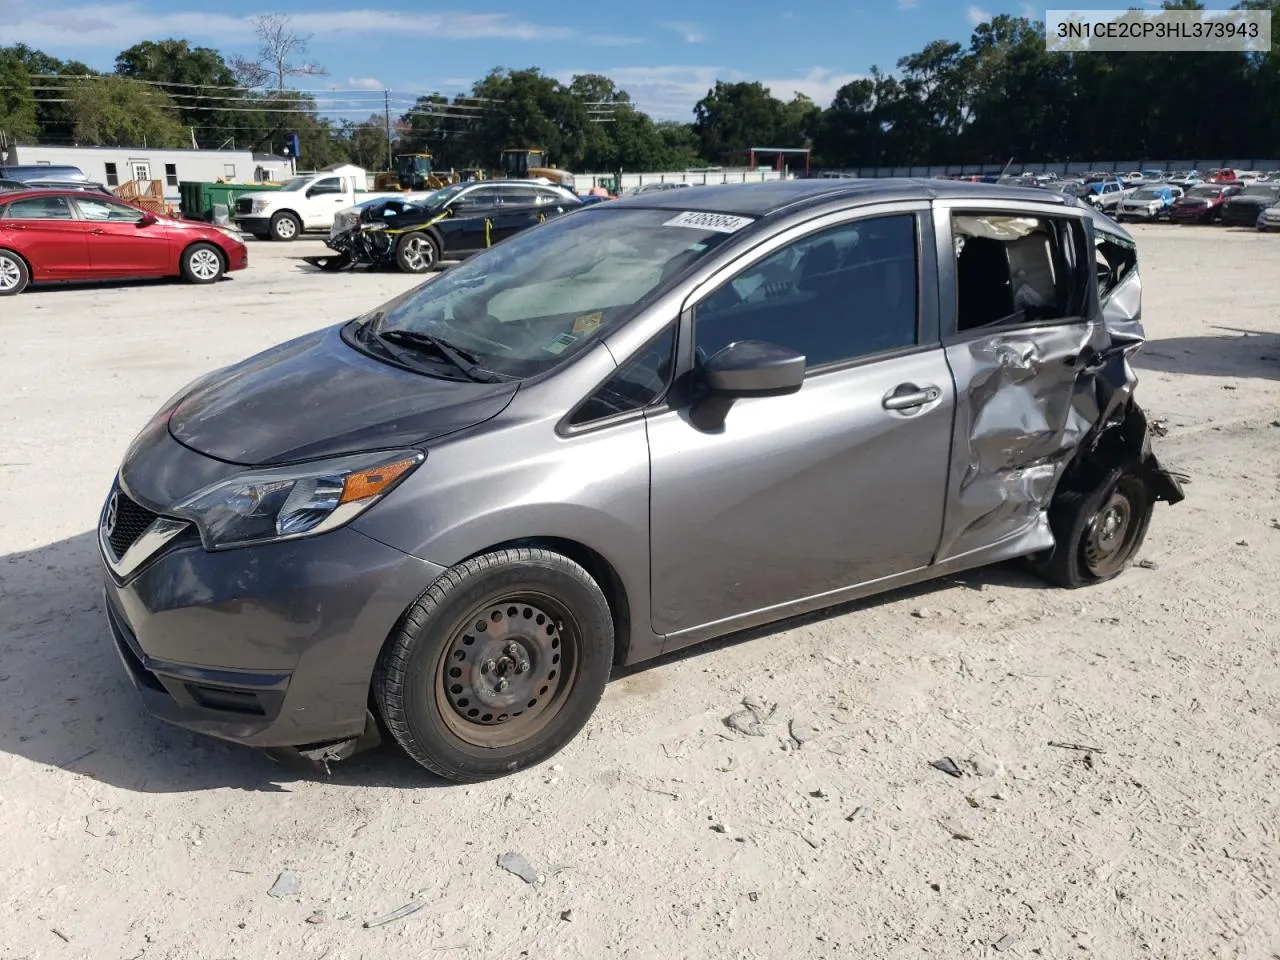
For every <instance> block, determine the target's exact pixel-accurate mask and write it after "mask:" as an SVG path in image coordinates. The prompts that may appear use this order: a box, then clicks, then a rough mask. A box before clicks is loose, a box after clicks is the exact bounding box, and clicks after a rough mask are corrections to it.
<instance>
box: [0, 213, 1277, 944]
mask: <svg viewBox="0 0 1280 960" xmlns="http://www.w3.org/2000/svg"><path fill="white" fill-rule="evenodd" d="M1136 233H1137V234H1138V236H1139V242H1140V248H1141V254H1142V257H1143V264H1144V265H1143V270H1144V274H1145V277H1146V282H1147V300H1146V321H1147V326H1148V331H1149V333H1150V334H1151V336H1152V338H1153V341H1154V342H1153V343H1151V344H1150V345H1149V347H1148V349H1147V350H1146V351H1145V354H1144V355H1143V358H1142V359H1141V366H1142V368H1143V370H1142V385H1141V387H1140V388H1139V391H1138V395H1139V397H1140V398H1141V399H1142V400H1143V401H1144V402H1145V405H1146V406H1147V408H1148V410H1149V411H1150V412H1151V414H1152V415H1153V416H1155V417H1159V418H1163V419H1165V420H1167V422H1168V426H1169V435H1168V437H1167V438H1166V439H1164V440H1162V441H1160V442H1159V449H1160V452H1161V454H1162V456H1163V457H1164V458H1166V460H1167V461H1169V462H1171V463H1172V464H1174V465H1176V466H1177V467H1179V468H1181V469H1183V470H1186V471H1188V472H1189V473H1190V474H1191V475H1192V477H1193V484H1192V486H1191V487H1190V488H1189V494H1190V497H1189V499H1188V500H1187V501H1186V502H1185V503H1183V504H1181V505H1179V506H1177V507H1167V506H1164V505H1162V506H1161V507H1159V508H1158V509H1157V513H1156V517H1155V520H1154V523H1153V525H1152V530H1151V534H1150V537H1149V539H1148V541H1147V546H1146V548H1145V550H1144V554H1143V559H1144V560H1146V561H1151V562H1152V563H1153V564H1154V566H1153V567H1151V568H1149V569H1146V568H1135V569H1132V570H1130V571H1129V572H1127V573H1126V574H1125V575H1124V576H1123V577H1122V578H1121V579H1119V580H1118V581H1115V582H1113V583H1111V584H1108V585H1105V586H1102V587H1098V588H1094V589H1090V590H1085V591H1077V592H1065V591H1059V590H1054V589H1048V588H1046V587H1044V586H1042V585H1041V584H1040V583H1039V582H1038V581H1035V580H1032V579H1029V578H1028V577H1026V576H1024V575H1023V574H1022V573H1020V572H1019V571H1018V570H1016V569H1013V568H997V569H991V570H986V571H982V572H979V573H975V574H972V575H968V576H966V577H964V578H963V581H949V582H943V583H937V584H933V585H929V586H926V587H924V588H921V589H917V590H914V591H911V592H909V593H898V594H894V595H891V596H889V597H885V598H880V599H878V600H875V601H870V602H866V603H863V604H859V605H856V606H854V607H846V608H844V609H841V610H838V611H834V612H831V613H830V614H828V615H826V616H823V617H820V618H813V619H810V620H808V621H806V622H803V623H790V624H787V625H784V626H780V627H777V628H774V629H770V630H764V631H759V632H756V633H755V634H754V635H753V636H751V637H749V638H743V637H738V638H733V639H731V640H728V641H721V642H718V643H714V644H711V645H708V646H705V647H702V648H700V649H698V650H696V651H693V652H691V653H688V654H685V655H683V656H680V657H676V658H670V659H668V660H665V661H663V662H660V663H658V664H656V665H653V666H650V667H649V668H647V669H644V670H641V671H637V672H633V673H630V674H629V675H626V676H623V677H620V678H618V679H616V680H615V681H614V682H613V683H612V684H611V685H610V687H609V690H608V692H607V693H606V695H605V698H604V701H603V703H602V704H601V706H600V708H599V711H598V713H597V714H596V716H595V718H594V719H593V720H592V722H591V723H590V725H589V727H588V729H587V731H586V732H585V734H584V735H583V736H581V737H580V738H579V739H578V740H577V741H576V742H575V743H574V744H573V745H571V747H570V748H569V749H567V750H566V751H565V752H564V753H563V754H561V755H560V756H559V757H558V758H557V759H556V761H555V762H554V764H553V765H552V764H548V765H545V766H543V767H540V768H538V769H535V770H530V771H527V772H524V773H521V774H519V775H517V776H513V777H510V778H508V779H505V780H501V781H497V782H493V783H489V784H486V785H483V786H476V787H458V786H447V785H441V784H439V783H437V782H435V781H433V780H432V779H430V778H429V777H428V776H427V775H425V774H424V773H422V772H421V771H420V770H419V769H418V768H417V767H415V766H414V765H413V764H412V763H411V762H410V761H408V760H407V759H406V758H405V757H404V756H403V755H402V754H400V753H399V752H398V751H397V750H395V749H393V748H390V747H388V748H384V749H381V750H379V751H377V752H375V753H373V754H370V755H366V756H363V757H360V758H357V759H355V760H353V761H350V762H348V763H347V764H345V765H338V766H335V767H334V769H333V774H332V776H331V777H328V778H325V777H324V776H318V777H317V776H312V775H310V774H308V773H305V772H300V771H296V770H293V769H291V768H287V767H281V766H279V765H276V764H274V763H273V762H271V761H270V760H268V759H266V758H264V757H263V756H260V755H258V754H256V753H253V752H251V751H248V750H244V749H240V748H236V747H232V746H227V745H223V744H220V743H217V742H213V741H209V740H205V739H201V738H199V737H196V736H192V735H188V734H186V733H183V732H180V731H176V730H173V729H170V728H167V727H165V726H162V725H161V724H160V723H158V722H156V721H154V720H152V719H150V718H149V717H148V716H147V715H145V714H144V713H143V711H142V709H141V707H140V706H139V704H138V702H137V701H136V699H135V696H134V694H133V693H132V692H131V691H130V689H129V688H128V686H127V685H126V682H125V679H124V677H123V675H122V672H121V668H120V665H119V663H118V662H117V660H116V657H115V654H114V652H113V651H112V649H111V645H110V642H109V639H108V635H107V631H106V627H105V625H104V622H103V617H102V612H101V609H100V601H99V597H98V588H97V583H98V578H99V573H98V568H97V562H96V559H95V555H94V549H93V545H92V536H91V533H90V531H91V528H92V527H93V525H94V522H95V519H96V515H97V511H98V509H99V506H100V503H101V498H102V497H103V496H104V495H105V492H106V490H107V487H108V484H109V482H110V480H111V476H112V473H113V471H114V469H115V467H116V464H117V462H118V459H119V457H120V456H121V454H122V452H123V450H124V448H125V446H126V444H127V443H128V441H129V440H130V438H131V437H132V436H133V434H134V433H135V431H136V430H137V429H139V428H140V427H141V426H142V424H143V423H144V422H145V421H146V419H147V418H148V417H149V416H150V415H151V413H152V412H153V411H154V410H155V408H156V407H157V405H158V404H160V403H161V402H162V401H163V400H165V399H166V398H167V397H168V396H169V395H170V394H171V393H172V392H174V391H175V390H177V389H178V388H179V387H181V386H182V385H183V384H184V383H186V382H187V381H188V380H190V379H191V378H193V377H194V376H196V375H198V374H199V373H201V372H203V371H205V370H206V369H208V368H210V367H212V366H214V365H217V364H222V363H226V362H230V361H232V360H235V359H238V358H240V357H242V356H245V355H247V354H250V353H253V352H255V351H257V350H259V349H261V348H264V347H266V346H268V345H270V344H272V343H275V342H278V341H280V340H283V339H285V338H287V337H291V336H293V335H295V334H298V333H301V332H303V331H306V330H309V329H312V328H314V327H317V326H320V325H323V324H327V323H330V322H333V321H336V320H340V319H343V318H345V317H348V316H351V315H354V314H355V313H357V312H360V311H361V310H362V309H365V308H368V307H369V306H371V305H372V304H374V303H376V302H378V301H379V300H380V299H383V298H386V297H389V296H390V295H392V294H393V293H395V292H398V291H400V290H402V289H404V288H406V287H407V286H409V285H410V284H411V283H412V282H413V281H412V278H409V277H405V276H401V275H396V274H381V275H365V276H348V275H342V276H324V275H317V274H312V273H309V272H307V271H306V268H305V267H303V265H301V264H300V262H298V261H297V260H296V259H295V258H297V257H299V256H301V255H302V254H303V253H304V252H309V251H308V250H307V249H305V248H309V247H318V246H319V245H318V244H301V243H299V244H294V245H288V246H285V245H271V244H263V243H256V244H253V246H252V248H251V250H252V267H251V269H250V270H248V271H246V272H244V273H240V274H237V275H236V276H235V277H234V279H233V280H231V281H229V282H226V283H223V284H220V285H218V286H217V287H215V288H212V289H199V290H195V289H192V288H189V287H185V286H183V285H181V284H138V285H130V286H115V287H101V288H93V289H79V290H45V291H41V292H33V293H29V294H26V295H23V296H22V297H19V298H17V299H16V300H8V301H3V302H0V331H2V334H3V335H2V336H0V397H2V399H3V404H2V406H0V494H2V496H0V502H3V504H4V509H3V510H0V958H3V960H17V958H32V960H34V958H93V960H106V958H147V960H152V958H157V960H159V958H166V960H168V958H197V957H199V958H211V960H220V958H240V960H245V958H270V957H287V958H291V960H294V958H297V960H320V958H329V960H355V958H361V957H368V958H373V957H378V958H400V957H405V958H408V957H413V958H423V957H434V956H440V957H451V958H459V960H470V958H476V960H481V958H483V960H494V958H519V957H531V958H537V960H543V958H558V957H566V958H568V957H573V958H578V957H590V958H649V957H654V958H658V957H661V958H663V960H672V958H685V957H687V958H721V957H724V958H768V960H777V958H792V957H794V958H806V960H807V958H818V957H858V958H915V957H946V958H956V957H981V956H988V955H990V956H995V955H996V954H997V953H999V954H1001V955H1007V956H1013V957H1059V958H1061V957H1075V956H1097V957H1108V958H1111V957H1114V958H1135V957H1153V958H1170V960H1172V958H1210V957H1213V958H1220V957H1221V958H1226V957H1233V958H1234V957H1239V958H1255V957H1256V958H1273V957H1275V956H1277V955H1278V954H1280V897H1278V896H1277V893H1278V888H1280V826H1278V825H1280V775H1278V774H1277V770H1278V769H1280V670H1278V667H1280V664H1277V651H1278V650H1280V630H1278V629H1277V623H1278V622H1280V593H1278V592H1277V590H1276V586H1275V585H1276V580H1277V575H1278V574H1280V496H1278V490H1277V484H1278V480H1277V478H1278V477H1280V236H1274V235H1273V236H1261V235H1257V234H1254V233H1251V232H1245V231H1233V230H1222V229H1213V228H1206V229H1196V228H1175V227H1163V226H1161V227H1143V228H1137V230H1136ZM744 697H754V698H758V699H761V700H765V701H770V702H773V703H776V704H777V705H778V706H777V712H776V714H775V715H774V723H773V725H772V726H770V727H769V728H768V732H767V735H766V736H763V737H746V736H742V735H739V734H736V733H732V732H730V731H729V730H728V729H726V727H725V726H724V725H723V723H722V719H723V718H724V717H725V716H726V715H728V714H729V713H731V712H733V711H734V710H736V709H739V708H740V703H741V701H742V700H743V698H744ZM793 721H794V729H795V730H797V731H800V732H801V736H803V737H806V738H808V739H806V740H805V742H804V743H803V745H802V746H800V747H799V748H798V749H797V747H796V745H795V742H794V741H793V740H792V739H791V736H790V734H791V730H792V728H793ZM805 729H808V730H809V731H810V734H812V736H811V737H810V734H806V733H804V732H803V731H804V730H805ZM1050 741H1059V742H1067V743H1075V744H1082V745H1087V746H1091V747H1094V748H1096V750H1094V751H1093V752H1090V753H1088V754H1087V755H1086V753H1084V752H1082V751H1078V750H1071V749H1063V748H1059V747H1054V746H1051V745H1050ZM942 757H951V758H954V760H956V761H957V762H958V763H959V765H960V767H961V769H962V772H963V773H964V774H965V775H964V776H963V777H961V778H954V777H952V776H948V775H946V774H944V773H942V772H940V771H939V770H937V769H935V768H933V767H931V766H930V762H931V761H935V760H938V759H940V758H942ZM512 851H514V852H519V853H521V854H523V855H524V856H525V857H526V858H527V859H528V861H529V862H530V863H531V864H532V865H533V866H534V868H535V869H536V870H538V871H539V872H540V873H541V874H542V875H543V877H544V879H543V880H542V881H541V882H539V883H536V884H533V885H530V884H526V883H525V882H523V881H522V880H520V879H519V878H517V877H516V876H514V875H512V874H511V873H508V872H505V871H504V870H502V869H500V868H499V866H498V865H497V860H498V858H499V857H500V856H501V855H502V854H504V853H507V852H512ZM282 872H289V873H291V874H292V875H293V876H294V877H296V879H297V880H298V881H299V883H300V892H298V893H297V894H295V895H292V896H286V897H273V896H269V895H268V890H269V889H270V888H271V887H272V885H273V884H274V883H275V882H276V880H277V877H278V875H280V874H281V873H282ZM411 899H416V900H417V901H419V902H420V903H421V904H422V905H423V907H422V909H420V910H419V911H418V912H416V913H414V914H413V915H412V916H409V917H407V918H404V919H400V920H396V921H393V922H390V923H387V924H385V925H382V926H376V927H373V928H365V927H364V926H363V923H364V922H365V921H367V920H370V919H373V918H378V917H381V916H383V915H385V914H387V913H389V912H391V911H393V910H395V909H396V908H398V907H401V906H402V905H404V904H406V903H408V902H409V901H410V900H411Z"/></svg>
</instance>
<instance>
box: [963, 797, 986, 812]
mask: <svg viewBox="0 0 1280 960" xmlns="http://www.w3.org/2000/svg"><path fill="white" fill-rule="evenodd" d="M964 799H965V801H966V802H967V803H968V804H969V806H971V807H973V809H975V810H977V809H978V808H979V807H980V806H982V805H981V804H980V803H978V801H977V800H975V799H974V798H973V797H965V798H964Z"/></svg>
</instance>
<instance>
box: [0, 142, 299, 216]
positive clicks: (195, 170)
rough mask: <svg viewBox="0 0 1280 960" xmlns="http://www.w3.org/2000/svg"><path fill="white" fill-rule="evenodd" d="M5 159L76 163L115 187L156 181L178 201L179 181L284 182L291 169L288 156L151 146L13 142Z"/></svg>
mask: <svg viewBox="0 0 1280 960" xmlns="http://www.w3.org/2000/svg"><path fill="white" fill-rule="evenodd" d="M6 152H7V153H8V156H7V157H6V158H5V159H4V161H3V162H4V163H5V164H7V165H11V166H17V165H20V164H22V165H25V164H32V165H41V166H45V165H47V166H70V167H79V168H80V169H81V170H82V171H84V175H85V176H86V177H88V178H89V179H90V180H96V181H98V182H99V183H105V184H106V185H107V186H108V187H116V186H119V185H120V184H122V183H126V182H127V181H129V180H159V181H161V182H162V183H163V184H164V196H165V199H166V200H173V201H175V202H176V201H177V200H178V199H179V194H178V184H179V183H180V182H182V181H183V180H205V181H213V180H220V179H225V180H233V181H235V182H237V183H260V182H263V181H270V180H285V179H288V178H289V177H290V176H291V175H292V173H293V168H292V166H291V163H290V160H289V159H288V158H287V157H277V156H276V155H274V154H270V153H251V152H250V151H248V150H158V149H153V148H150V147H61V146H41V145H39V144H24V143H19V144H14V145H12V146H10V147H8V148H7V150H6Z"/></svg>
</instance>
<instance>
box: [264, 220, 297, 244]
mask: <svg viewBox="0 0 1280 960" xmlns="http://www.w3.org/2000/svg"><path fill="white" fill-rule="evenodd" d="M301 232H302V221H300V220H299V219H298V218H297V217H295V216H294V215H293V214H292V213H277V214H276V215H275V216H274V217H272V218H271V239H272V240H279V241H282V242H284V243H288V242H289V241H290V240H296V239H297V238H298V234H300V233H301Z"/></svg>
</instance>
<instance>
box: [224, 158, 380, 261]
mask: <svg viewBox="0 0 1280 960" xmlns="http://www.w3.org/2000/svg"><path fill="white" fill-rule="evenodd" d="M367 181H368V175H367V174H366V173H365V171H364V170H362V169H361V168H359V167H354V166H349V165H345V164H340V165H337V166H334V167H330V168H328V169H326V170H323V171H321V172H320V173H316V174H312V175H310V176H305V177H294V178H293V179H292V180H289V181H288V182H287V183H285V184H284V185H283V186H282V187H280V189H279V190H264V191H262V192H259V193H251V194H246V195H245V196H242V197H237V198H236V209H235V214H234V217H233V219H234V220H235V223H236V226H237V227H239V228H240V229H241V230H242V231H243V232H245V233H248V234H251V235H252V236H255V237H257V238H258V239H260V240H266V239H268V238H269V239H271V240H281V241H285V242H288V241H291V240H296V239H298V237H300V236H302V233H303V231H306V230H323V231H324V232H325V233H328V232H329V229H330V228H331V227H332V226H333V218H334V216H335V215H336V214H337V213H338V211H340V210H346V209H349V208H350V207H353V206H355V205H356V204H357V203H361V202H362V201H365V200H376V199H390V198H393V197H396V196H403V194H402V193H400V191H383V192H381V193H378V192H376V191H371V190H368V189H366V187H365V184H366V183H367Z"/></svg>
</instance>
